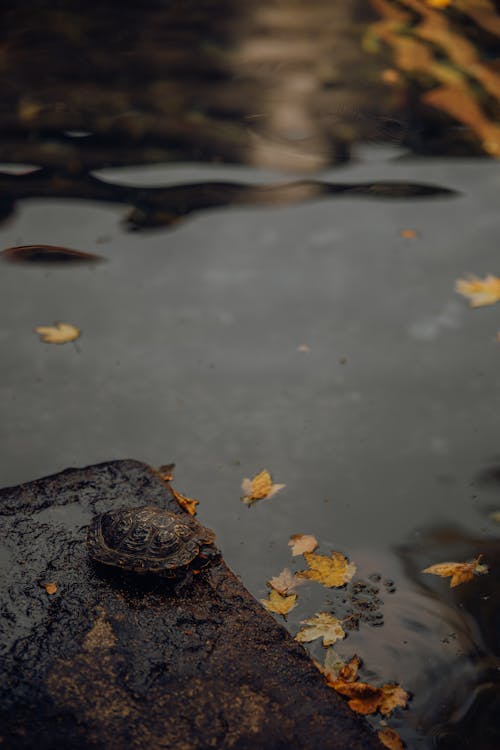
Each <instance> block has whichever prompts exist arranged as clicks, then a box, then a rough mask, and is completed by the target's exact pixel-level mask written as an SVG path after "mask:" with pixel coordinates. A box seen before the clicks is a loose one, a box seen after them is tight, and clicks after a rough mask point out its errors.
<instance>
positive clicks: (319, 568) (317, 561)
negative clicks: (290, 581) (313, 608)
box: [298, 552, 356, 588]
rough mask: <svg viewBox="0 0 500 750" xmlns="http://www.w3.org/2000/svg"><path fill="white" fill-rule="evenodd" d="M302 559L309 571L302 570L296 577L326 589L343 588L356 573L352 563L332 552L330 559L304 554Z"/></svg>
mask: <svg viewBox="0 0 500 750" xmlns="http://www.w3.org/2000/svg"><path fill="white" fill-rule="evenodd" d="M304 557H305V560H306V562H307V564H308V565H309V568H310V570H302V571H300V573H299V574H298V575H299V576H301V577H302V578H309V579H310V580H311V581H317V582H318V583H321V584H323V586H326V587H327V588H332V586H336V587H338V586H343V585H344V584H345V583H347V582H348V581H350V580H351V578H352V577H353V575H354V574H355V572H356V566H355V565H354V563H350V562H348V561H347V558H346V557H344V555H343V554H342V553H341V552H333V553H332V556H331V557H327V556H326V555H315V554H313V553H312V552H305V553H304Z"/></svg>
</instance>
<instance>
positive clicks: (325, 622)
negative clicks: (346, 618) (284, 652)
mask: <svg viewBox="0 0 500 750" xmlns="http://www.w3.org/2000/svg"><path fill="white" fill-rule="evenodd" d="M302 625H305V628H301V630H299V632H298V633H297V635H296V636H295V640H296V641H299V643H310V642H311V641H315V640H316V638H322V639H323V646H331V645H332V644H333V643H335V642H336V641H339V640H342V638H345V632H344V630H343V629H342V622H341V621H340V620H337V618H336V617H333V615H330V614H329V613H328V612H318V613H317V614H315V615H313V617H309V619H308V620H303V621H302Z"/></svg>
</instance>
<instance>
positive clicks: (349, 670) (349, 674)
mask: <svg viewBox="0 0 500 750" xmlns="http://www.w3.org/2000/svg"><path fill="white" fill-rule="evenodd" d="M358 667H359V657H358V656H356V654H354V656H353V657H351V658H350V659H349V661H348V662H347V664H344V665H343V667H342V668H341V669H340V671H339V680H343V681H344V682H354V681H355V680H357V679H358Z"/></svg>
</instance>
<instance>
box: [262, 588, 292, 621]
mask: <svg viewBox="0 0 500 750" xmlns="http://www.w3.org/2000/svg"><path fill="white" fill-rule="evenodd" d="M260 601H261V604H263V605H264V607H265V608H266V609H267V610H269V612H276V614H277V615H283V616H284V615H287V614H288V612H290V611H291V610H292V609H293V608H294V607H295V605H296V604H297V594H290V596H281V594H279V593H278V592H277V591H275V590H274V589H272V591H270V592H269V598H268V599H261V600H260Z"/></svg>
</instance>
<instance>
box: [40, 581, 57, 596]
mask: <svg viewBox="0 0 500 750" xmlns="http://www.w3.org/2000/svg"><path fill="white" fill-rule="evenodd" d="M42 586H43V588H44V589H45V591H46V592H47V594H49V595H52V594H55V593H57V583H42Z"/></svg>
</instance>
